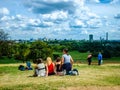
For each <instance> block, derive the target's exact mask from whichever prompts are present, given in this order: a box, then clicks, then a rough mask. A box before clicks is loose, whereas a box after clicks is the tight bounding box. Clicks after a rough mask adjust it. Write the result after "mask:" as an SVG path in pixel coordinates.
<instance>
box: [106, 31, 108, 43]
mask: <svg viewBox="0 0 120 90" xmlns="http://www.w3.org/2000/svg"><path fill="white" fill-rule="evenodd" d="M106 41H108V32H106Z"/></svg>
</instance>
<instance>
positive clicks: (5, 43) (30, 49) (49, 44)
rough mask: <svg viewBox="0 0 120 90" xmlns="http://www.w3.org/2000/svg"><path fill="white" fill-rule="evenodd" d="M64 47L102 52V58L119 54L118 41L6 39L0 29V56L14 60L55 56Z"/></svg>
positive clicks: (94, 54)
mask: <svg viewBox="0 0 120 90" xmlns="http://www.w3.org/2000/svg"><path fill="white" fill-rule="evenodd" d="M64 48H68V49H69V50H70V51H79V52H81V53H82V52H91V53H93V56H94V57H97V54H98V52H101V53H102V54H103V57H104V58H111V57H119V56H120V42H119V41H105V40H104V41H100V40H99V41H92V42H91V41H86V40H66V39H65V40H56V39H55V40H48V41H42V40H37V41H33V42H29V41H24V42H22V41H20V42H16V41H14V40H8V34H7V33H5V32H4V31H3V30H0V58H2V57H3V56H6V57H8V58H15V59H16V60H22V61H27V60H33V61H34V60H35V59H37V58H43V59H44V60H45V59H46V57H48V56H50V57H53V58H55V57H56V56H59V55H54V54H53V52H54V51H58V52H61V51H62V50H63V49H64Z"/></svg>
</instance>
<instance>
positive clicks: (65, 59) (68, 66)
mask: <svg viewBox="0 0 120 90" xmlns="http://www.w3.org/2000/svg"><path fill="white" fill-rule="evenodd" d="M62 64H63V66H62V70H63V71H64V74H65V75H69V72H70V71H71V70H72V64H73V59H72V57H71V55H69V54H68V49H64V50H63V56H62Z"/></svg>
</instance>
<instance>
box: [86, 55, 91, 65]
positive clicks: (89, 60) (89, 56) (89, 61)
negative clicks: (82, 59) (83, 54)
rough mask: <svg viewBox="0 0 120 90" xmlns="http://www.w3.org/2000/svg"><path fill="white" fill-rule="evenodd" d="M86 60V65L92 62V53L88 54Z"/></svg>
mask: <svg viewBox="0 0 120 90" xmlns="http://www.w3.org/2000/svg"><path fill="white" fill-rule="evenodd" d="M87 60H88V65H91V62H92V53H90V54H89V55H88V57H87Z"/></svg>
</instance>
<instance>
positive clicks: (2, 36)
mask: <svg viewBox="0 0 120 90" xmlns="http://www.w3.org/2000/svg"><path fill="white" fill-rule="evenodd" d="M7 39H8V33H5V32H4V31H3V29H0V41H4V40H7Z"/></svg>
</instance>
